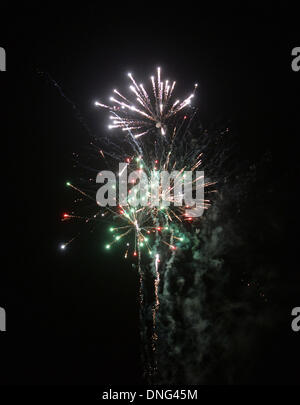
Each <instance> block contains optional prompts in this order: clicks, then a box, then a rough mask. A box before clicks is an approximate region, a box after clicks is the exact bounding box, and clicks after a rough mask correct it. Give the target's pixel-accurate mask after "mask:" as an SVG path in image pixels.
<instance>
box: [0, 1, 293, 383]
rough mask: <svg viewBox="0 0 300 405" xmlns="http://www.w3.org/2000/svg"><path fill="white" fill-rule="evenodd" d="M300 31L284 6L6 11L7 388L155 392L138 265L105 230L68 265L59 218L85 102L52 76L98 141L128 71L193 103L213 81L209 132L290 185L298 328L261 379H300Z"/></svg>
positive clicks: (0, 85)
mask: <svg viewBox="0 0 300 405" xmlns="http://www.w3.org/2000/svg"><path fill="white" fill-rule="evenodd" d="M299 26H300V25H299V21H297V16H296V11H293V9H285V8H279V9H274V8H272V7H265V8H246V9H243V10H242V9H237V8H233V9H226V10H224V9H218V7H216V8H215V9H210V10H207V9H204V8H202V7H201V5H200V7H199V9H196V8H194V7H193V6H191V5H188V4H179V5H177V6H175V5H173V6H172V7H171V6H170V7H168V8H162V7H161V6H160V5H157V4H156V3H155V4H153V5H152V4H148V5H147V6H145V7H144V8H143V9H139V8H137V7H136V6H134V5H128V6H127V7H125V6H124V8H118V7H115V8H114V9H110V10H109V9H105V8H104V7H100V6H99V7H96V6H85V7H82V8H78V9H77V10H76V9H74V8H73V7H70V8H69V9H68V8H64V9H63V8H62V6H59V7H58V6H53V7H51V8H50V7H49V8H47V7H43V8H30V7H27V8H23V9H16V10H7V9H5V8H2V9H1V26H0V33H1V35H0V41H1V42H0V46H2V47H4V48H5V49H6V53H7V72H1V73H0V99H1V128H0V134H1V146H2V148H1V150H2V154H1V174H2V176H1V178H2V184H1V191H2V193H1V194H2V195H1V201H2V203H3V204H2V209H1V214H2V215H1V219H2V221H1V225H2V226H1V235H2V239H3V240H2V244H1V248H2V251H3V255H2V266H1V271H0V306H2V307H4V308H5V309H6V312H7V329H8V331H7V332H6V333H5V334H4V333H1V336H0V362H1V383H6V384H108V383H111V384H113V383H114V384H139V383H142V382H143V380H142V376H141V365H140V360H139V359H140V353H139V351H140V349H139V331H138V300H137V276H136V274H135V272H134V271H133V270H132V268H131V266H130V263H128V262H125V261H124V260H122V258H121V256H120V255H119V254H118V253H116V254H114V256H113V257H112V255H110V254H107V253H106V252H104V251H103V244H104V243H105V232H106V228H105V227H104V228H103V229H102V230H101V229H100V230H99V231H98V233H97V234H96V235H95V234H93V235H89V234H84V236H83V237H81V238H79V239H78V240H76V241H75V242H74V244H73V245H72V247H71V248H70V250H68V252H67V251H66V252H63V254H62V252H61V251H60V250H59V249H58V246H59V244H60V243H61V242H62V241H64V240H65V237H66V232H67V231H66V229H65V227H64V226H63V225H62V224H61V221H60V218H61V214H62V213H63V212H64V211H67V210H68V204H69V202H70V198H71V197H70V193H68V190H66V188H65V182H66V180H69V179H72V176H73V172H72V152H74V151H76V152H78V151H79V152H80V151H81V150H84V148H85V145H86V143H87V133H86V130H85V129H84V127H83V126H82V125H81V123H80V122H79V120H78V119H77V116H76V111H75V110H74V108H73V106H72V104H71V103H69V102H68V101H67V100H66V99H65V98H64V97H62V96H61V94H60V92H59V89H58V88H57V87H55V86H53V83H51V82H50V81H49V80H46V79H45V76H44V75H41V74H40V73H39V72H47V73H49V74H50V75H51V77H52V78H54V80H55V81H57V82H58V83H59V84H60V85H61V89H62V90H63V92H64V94H65V95H66V96H67V97H68V98H70V99H71V100H72V102H73V103H74V104H75V105H77V106H78V108H79V109H80V111H81V113H82V116H84V117H85V122H86V123H87V124H88V126H89V127H90V128H91V130H92V131H93V132H95V133H100V132H101V131H105V130H106V125H105V124H106V121H103V120H102V118H101V115H100V116H99V113H98V111H95V109H94V107H93V101H94V100H95V99H96V98H100V97H103V96H104V97H106V96H108V95H109V94H110V90H111V89H112V88H114V87H115V86H117V85H118V87H121V85H122V84H123V83H126V82H125V80H126V77H125V74H126V72H127V71H132V72H134V73H135V74H136V76H137V77H144V76H145V75H146V77H148V75H150V74H152V72H153V70H154V68H155V67H156V66H157V65H160V66H161V67H162V69H163V71H165V72H167V73H166V74H168V75H170V77H171V78H176V80H177V81H178V83H179V91H180V90H181V89H183V90H185V89H187V88H188V89H189V88H190V87H191V86H192V85H193V83H194V82H198V83H199V96H198V100H197V102H198V103H199V112H200V114H201V115H202V117H203V123H204V125H210V124H211V123H214V124H215V125H218V123H224V122H226V121H228V122H230V123H231V125H232V126H233V127H234V128H235V131H236V132H237V133H238V134H239V141H240V148H241V151H242V152H241V155H242V156H244V157H245V159H249V160H251V159H253V160H255V159H256V158H259V156H261V154H262V153H264V151H266V150H270V151H271V152H272V156H273V164H274V175H276V172H277V171H278V175H279V176H280V173H282V171H285V172H288V173H289V177H288V182H286V183H285V184H282V195H283V196H284V198H282V196H281V197H280V199H281V200H283V204H282V206H281V208H282V209H281V210H280V211H279V212H278V216H282V218H283V221H282V222H283V224H284V225H283V226H282V235H283V240H284V243H283V246H282V274H281V279H279V280H277V281H276V282H277V283H278V284H280V283H282V285H283V288H284V290H283V293H282V306H283V308H284V309H285V313H286V318H284V319H283V322H282V330H281V331H280V333H279V334H278V335H275V336H272V337H270V339H272V342H270V343H272V344H271V347H272V348H273V349H272V351H270V352H269V353H266V354H262V357H261V358H260V359H258V362H259V361H261V362H270V366H269V368H268V367H266V369H267V370H268V376H265V378H264V377H263V376H262V377H261V378H260V380H259V381H258V382H259V383H265V382H268V383H272V382H274V383H283V384H288V383H290V382H294V383H297V382H299V371H297V368H296V364H297V358H299V352H300V344H299V339H300V334H299V336H298V335H297V334H296V333H294V332H292V331H291V327H290V322H291V316H290V312H291V309H292V308H293V307H295V306H299V305H300V294H296V293H295V291H296V290H295V288H294V289H293V290H292V291H290V290H289V288H288V287H284V286H285V285H286V284H285V280H286V279H287V278H288V279H289V280H293V282H292V284H293V285H294V286H295V285H297V283H298V285H299V281H300V278H299V274H298V273H299V270H298V254H297V253H298V236H297V230H298V229H299V220H298V199H297V188H298V186H299V181H298V176H297V167H298V160H299V157H298V148H297V144H298V137H299V119H298V116H299V91H300V72H297V73H296V72H293V71H292V69H291V60H292V57H291V50H292V49H293V48H294V47H296V46H300V28H299ZM120 84H121V85H120ZM297 124H298V127H297ZM266 250H267V251H268V249H267V247H266ZM268 254H272V252H268ZM288 285H290V284H288ZM297 297H298V301H296V299H297ZM274 316H275V314H274ZM274 342H275V343H274ZM277 356H278V361H277V360H276V358H277ZM274 364H276V367H275V368H274ZM297 373H298V375H297Z"/></svg>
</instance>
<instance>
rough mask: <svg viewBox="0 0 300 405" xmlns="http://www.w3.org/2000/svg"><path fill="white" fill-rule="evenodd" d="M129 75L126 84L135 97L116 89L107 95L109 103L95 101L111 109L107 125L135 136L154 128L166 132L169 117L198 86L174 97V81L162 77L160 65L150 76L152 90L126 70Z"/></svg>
mask: <svg viewBox="0 0 300 405" xmlns="http://www.w3.org/2000/svg"><path fill="white" fill-rule="evenodd" d="M128 77H129V78H130V80H131V85H130V87H129V88H130V90H131V92H132V93H133V94H134V96H135V100H134V101H132V100H130V99H129V98H127V97H125V96H124V95H123V94H121V93H120V92H119V91H118V90H117V89H115V90H114V94H115V95H114V96H113V97H111V98H110V101H111V102H112V105H106V104H103V103H100V102H98V101H96V102H95V105H96V106H99V107H102V108H106V109H108V110H109V111H110V112H111V115H110V117H109V118H110V120H111V124H110V125H109V126H108V128H109V129H114V128H119V129H121V130H122V131H129V132H130V133H131V134H132V136H134V137H135V138H139V137H141V136H143V135H146V134H148V133H149V132H151V131H153V130H156V131H157V130H158V131H160V133H161V135H165V134H166V130H167V125H166V124H167V122H168V121H169V119H170V118H171V117H174V116H175V115H176V114H177V113H178V112H179V111H181V110H182V109H184V108H185V107H186V106H189V105H190V103H191V99H192V98H193V97H194V93H195V90H196V88H197V84H195V87H194V91H193V92H192V94H190V95H189V96H188V97H187V98H185V99H184V100H183V101H180V100H178V99H177V100H175V101H174V97H173V92H174V88H175V85H176V82H175V81H174V82H173V83H169V81H168V80H165V81H162V80H161V70H160V68H157V74H156V76H151V83H152V90H151V92H149V93H148V92H147V90H146V89H145V87H144V85H143V84H140V85H138V84H137V82H136V81H135V79H134V77H133V76H132V74H131V73H128ZM137 105H138V106H137Z"/></svg>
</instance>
